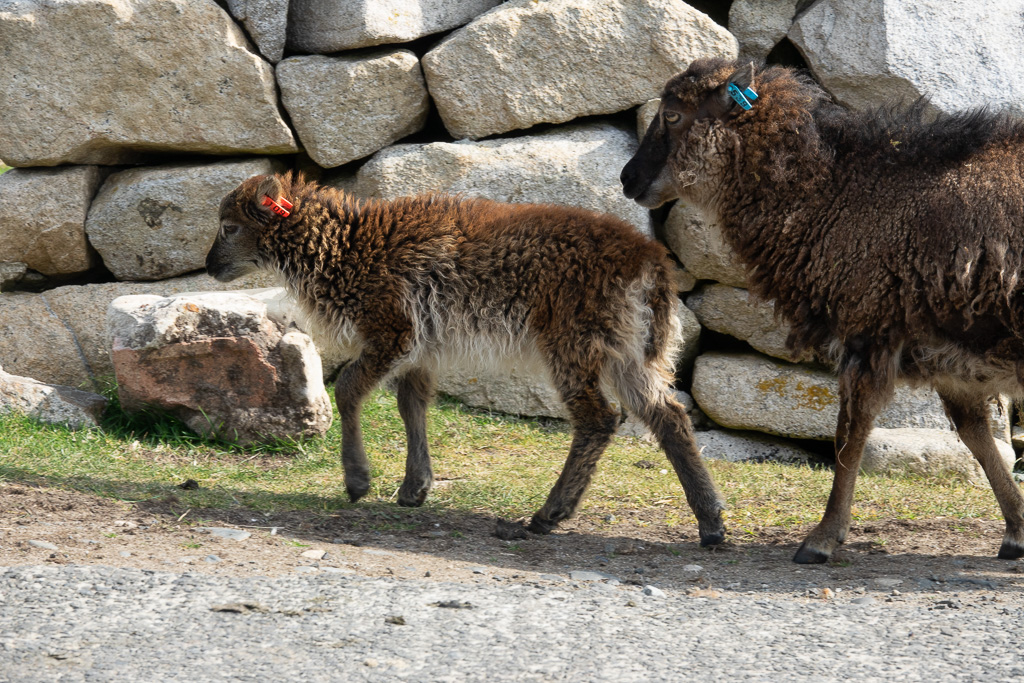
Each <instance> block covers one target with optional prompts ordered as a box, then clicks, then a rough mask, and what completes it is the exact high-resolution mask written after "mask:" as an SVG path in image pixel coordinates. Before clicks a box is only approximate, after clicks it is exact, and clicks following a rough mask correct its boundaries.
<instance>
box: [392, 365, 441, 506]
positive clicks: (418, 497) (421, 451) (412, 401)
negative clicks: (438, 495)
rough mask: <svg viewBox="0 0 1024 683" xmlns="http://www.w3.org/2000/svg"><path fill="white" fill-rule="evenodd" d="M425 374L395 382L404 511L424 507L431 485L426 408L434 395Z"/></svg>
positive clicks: (413, 372)
mask: <svg viewBox="0 0 1024 683" xmlns="http://www.w3.org/2000/svg"><path fill="white" fill-rule="evenodd" d="M432 379H433V378H432V377H431V376H430V374H429V373H427V372H426V371H424V370H418V369H417V370H410V371H409V372H407V373H405V374H404V375H402V376H401V377H399V378H398V382H397V387H396V388H397V394H398V414H399V415H401V416H402V422H404V423H405V437H406V442H407V444H408V454H407V455H406V458H405V479H404V480H403V481H402V486H401V488H399V489H398V504H399V505H405V506H407V507H418V506H420V505H423V501H424V500H426V498H427V493H428V492H429V491H430V487H431V486H432V485H433V483H434V473H433V471H432V470H431V468H430V451H429V449H428V448H427V404H428V403H429V402H430V397H431V394H432V393H433V381H432Z"/></svg>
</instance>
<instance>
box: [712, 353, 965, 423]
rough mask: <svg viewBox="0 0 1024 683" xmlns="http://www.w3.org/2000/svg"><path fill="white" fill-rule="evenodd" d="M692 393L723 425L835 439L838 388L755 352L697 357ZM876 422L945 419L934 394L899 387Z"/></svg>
mask: <svg viewBox="0 0 1024 683" xmlns="http://www.w3.org/2000/svg"><path fill="white" fill-rule="evenodd" d="M692 391H693V397H694V399H696V401H697V404H698V405H699V406H700V407H701V409H702V410H703V411H704V412H705V413H707V415H708V417H710V418H711V419H712V420H714V421H715V422H717V423H718V424H720V425H722V426H725V427H730V428H733V429H752V430H756V431H761V432H766V433H768V434H776V435H778V436H788V437H796V438H804V439H832V438H833V437H834V436H835V430H836V423H837V421H838V416H839V384H838V381H837V380H836V378H835V377H834V376H833V375H832V374H830V373H827V372H824V371H822V370H816V369H813V368H809V367H805V366H802V365H792V364H789V363H783V362H781V361H775V360H772V359H770V358H766V357H763V356H758V355H755V354H747V353H742V354H726V353H717V352H712V353H706V354H703V355H701V356H699V357H698V358H697V362H696V365H695V366H694V377H693V387H692ZM875 424H876V426H879V427H885V428H890V429H891V428H899V427H913V428H918V429H920V428H926V429H943V428H948V426H949V420H948V418H947V417H946V414H945V411H944V410H943V408H942V404H941V402H940V401H939V399H938V397H937V396H936V395H935V393H934V392H933V391H931V390H929V389H925V388H920V389H909V388H907V387H904V386H900V387H897V389H896V394H895V397H894V398H893V400H892V402H891V403H890V404H889V406H888V407H887V408H886V409H885V410H884V411H883V412H882V414H881V415H880V416H879V417H878V419H877V420H876V422H875Z"/></svg>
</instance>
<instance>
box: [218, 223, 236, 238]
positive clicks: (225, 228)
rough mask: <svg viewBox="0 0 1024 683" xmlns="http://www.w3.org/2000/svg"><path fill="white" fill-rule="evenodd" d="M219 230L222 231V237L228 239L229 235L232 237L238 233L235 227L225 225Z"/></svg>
mask: <svg viewBox="0 0 1024 683" xmlns="http://www.w3.org/2000/svg"><path fill="white" fill-rule="evenodd" d="M221 229H222V230H223V231H224V235H225V236H227V237H230V236H231V235H234V234H235V233H236V232H238V226H237V225H230V224H225V225H224V226H223V227H222V228H221Z"/></svg>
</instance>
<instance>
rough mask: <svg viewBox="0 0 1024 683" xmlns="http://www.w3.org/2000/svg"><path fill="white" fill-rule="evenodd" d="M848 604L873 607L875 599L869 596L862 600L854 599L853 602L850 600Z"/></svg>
mask: <svg viewBox="0 0 1024 683" xmlns="http://www.w3.org/2000/svg"><path fill="white" fill-rule="evenodd" d="M850 604H851V605H873V604H875V599H874V598H873V597H871V596H870V595H865V596H864V597H862V598H854V599H853V600H850Z"/></svg>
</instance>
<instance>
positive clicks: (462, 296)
mask: <svg viewBox="0 0 1024 683" xmlns="http://www.w3.org/2000/svg"><path fill="white" fill-rule="evenodd" d="M271 200H272V201H273V202H276V205H275V204H274V203H271ZM220 218H221V229H220V232H219V233H218V235H217V238H216V241H215V242H214V244H213V247H212V248H211V249H210V253H209V254H208V256H207V259H206V267H207V270H208V271H209V273H210V274H211V275H213V276H214V277H215V278H217V279H218V280H220V281H222V282H226V281H230V280H233V279H235V278H237V277H239V276H241V275H243V274H244V273H246V272H249V271H251V270H253V269H256V268H261V269H265V270H269V271H273V272H276V273H278V274H279V275H280V276H281V277H282V280H283V282H284V283H285V285H286V286H287V288H288V289H289V290H290V292H291V294H292V295H293V296H294V297H295V299H296V300H297V301H298V303H299V306H300V308H301V309H302V310H303V312H304V313H305V316H306V318H307V320H308V322H309V323H310V326H311V328H312V331H313V333H314V336H315V337H316V338H317V339H318V341H319V342H320V343H321V344H324V343H327V344H337V345H340V346H343V347H346V348H349V349H351V348H355V349H356V350H357V352H358V356H357V357H356V358H355V360H354V361H352V362H350V363H349V364H348V365H346V366H345V367H344V368H343V369H342V371H341V373H340V375H339V377H338V379H337V383H336V389H335V394H336V397H337V403H338V411H339V413H340V415H341V423H342V462H343V465H344V469H345V486H346V489H347V491H348V494H349V497H350V498H351V499H352V500H353V501H356V500H358V499H359V498H360V497H361V496H363V495H365V494H366V492H367V490H368V489H369V486H370V468H369V463H368V461H367V458H366V454H365V452H364V450H363V444H362V437H361V434H360V424H359V418H360V409H361V404H362V401H363V399H364V398H365V397H366V395H367V394H368V393H369V392H370V391H371V390H372V389H373V388H374V387H375V386H377V385H378V384H379V383H380V382H381V381H382V380H384V379H388V378H390V379H394V380H395V384H396V390H397V396H398V409H399V412H400V414H401V416H402V420H403V421H404V423H405V430H406V436H407V439H408V458H407V460H406V473H405V479H404V480H403V482H402V485H401V488H400V489H399V491H398V503H399V504H400V505H407V506H417V505H421V504H422V503H423V501H424V499H425V498H426V496H427V492H428V491H429V490H430V487H431V485H432V483H433V474H432V471H431V467H430V455H429V453H428V451H427V438H426V418H425V415H426V406H427V402H428V400H429V398H430V396H431V393H432V386H433V381H434V377H435V375H436V374H437V372H438V370H439V369H441V368H445V367H451V366H452V365H454V364H458V365H460V366H461V365H464V364H467V363H469V364H476V365H480V364H483V365H486V366H489V367H501V366H502V365H503V364H507V363H509V362H510V361H512V362H515V363H517V364H520V365H521V364H523V363H525V364H526V365H527V366H530V365H531V364H532V365H533V366H534V367H536V368H538V369H539V370H540V371H542V372H543V371H546V372H547V374H548V376H549V377H550V379H551V380H552V381H553V382H554V385H555V387H556V388H557V389H558V392H559V395H560V396H561V398H562V400H563V401H564V403H565V405H566V407H567V409H568V412H569V415H570V416H571V420H572V425H573V439H572V445H571V447H570V449H569V456H568V459H567V460H566V463H565V467H564V468H563V470H562V474H561V476H559V478H558V481H557V482H556V483H555V485H554V488H553V489H552V490H551V493H550V495H549V496H548V499H547V501H546V502H545V504H544V506H543V507H542V508H541V509H540V510H539V511H538V512H537V513H536V514H535V515H533V518H532V520H531V522H530V524H529V526H528V529H529V530H530V531H532V532H534V533H547V532H549V531H550V530H551V529H552V528H553V527H554V526H555V525H556V524H557V523H558V522H559V521H561V520H563V519H565V518H567V517H569V516H571V515H572V514H573V513H574V512H575V511H576V509H577V507H578V505H579V502H580V500H581V498H582V497H583V495H584V493H585V491H586V489H587V486H588V485H589V483H590V480H591V477H592V476H593V473H594V471H595V469H596V467H597V461H598V458H599V457H600V456H601V453H602V452H603V451H604V449H605V447H606V446H607V444H608V442H609V441H610V440H611V438H612V435H613V434H614V433H615V430H616V428H617V426H618V423H619V418H620V415H619V414H618V413H617V412H616V411H615V410H613V409H612V407H611V406H610V405H609V402H608V399H607V393H606V392H608V391H611V392H613V393H614V394H615V395H616V396H617V397H618V398H619V400H620V401H621V402H622V403H623V405H625V406H626V407H627V408H628V409H629V410H630V411H631V412H633V413H634V414H636V415H637V416H639V417H640V418H641V419H642V420H643V421H644V422H645V423H646V424H647V425H648V426H649V427H650V428H651V430H652V431H653V432H654V434H655V435H656V436H657V438H658V440H659V441H660V443H661V445H662V447H663V448H664V449H665V452H666V454H667V455H668V458H669V460H670V461H671V463H672V465H673V467H674V468H675V470H676V474H677V475H678V476H679V480H680V482H681V483H682V485H683V489H684V491H685V493H686V498H687V501H688V502H689V504H690V507H691V508H692V509H693V511H694V513H695V514H696V517H697V520H698V527H699V533H700V540H701V544H702V545H709V544H716V543H719V542H721V541H722V539H723V537H724V533H725V527H724V525H723V523H722V518H721V509H722V507H723V506H722V503H721V498H720V496H719V494H718V492H717V490H716V489H715V486H714V483H713V482H712V480H711V477H710V475H709V473H708V471H707V469H706V467H705V466H704V464H703V462H702V461H701V458H700V455H699V453H698V449H697V447H696V444H695V442H694V439H693V432H692V427H691V425H690V420H689V418H688V417H687V415H686V412H685V409H684V408H683V406H682V405H681V404H680V403H678V402H677V401H676V400H675V399H674V398H673V396H672V394H671V392H670V391H669V388H670V382H671V379H672V371H673V364H674V359H675V353H676V351H677V348H678V341H679V320H678V317H677V316H678V313H677V305H678V300H679V299H678V293H677V288H676V284H675V280H674V273H675V268H674V266H673V264H672V262H671V261H670V260H669V258H668V256H667V253H666V251H665V249H664V248H663V247H662V246H661V245H659V244H657V243H656V242H653V241H651V240H649V239H647V238H645V237H643V236H642V235H640V234H638V233H637V232H636V230H635V229H634V228H633V227H631V226H630V225H629V224H627V223H625V222H623V221H621V220H619V219H617V218H614V217H611V216H603V215H599V214H595V213H592V212H589V211H584V210H582V209H571V208H566V207H558V206H539V205H528V204H524V205H508V204H499V203H496V202H492V201H487V200H483V199H460V198H454V197H447V196H432V195H427V196H420V197H413V198H403V199H398V200H395V201H380V200H359V201H356V200H355V199H353V198H352V197H351V196H349V195H347V194H345V193H344V192H342V191H340V190H337V189H333V188H329V187H321V186H318V185H316V184H314V183H311V182H305V181H304V180H302V179H300V178H296V177H293V176H292V175H291V174H285V175H283V176H281V175H275V176H257V177H254V178H250V179H249V180H246V181H245V182H243V183H242V184H241V185H240V186H239V187H238V188H236V189H235V190H234V191H232V192H231V193H230V194H228V195H227V196H226V197H225V198H224V201H223V202H222V203H221V208H220Z"/></svg>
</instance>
